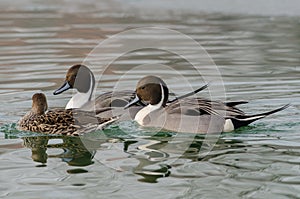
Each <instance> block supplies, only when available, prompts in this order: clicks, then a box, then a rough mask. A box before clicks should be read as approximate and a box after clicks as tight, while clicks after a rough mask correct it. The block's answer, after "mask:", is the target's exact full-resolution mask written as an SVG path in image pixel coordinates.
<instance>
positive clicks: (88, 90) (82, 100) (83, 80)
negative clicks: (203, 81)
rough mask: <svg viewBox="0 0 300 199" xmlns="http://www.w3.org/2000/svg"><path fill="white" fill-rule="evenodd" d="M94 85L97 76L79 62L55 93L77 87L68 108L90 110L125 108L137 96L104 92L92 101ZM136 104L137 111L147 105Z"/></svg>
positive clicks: (69, 71) (70, 70)
mask: <svg viewBox="0 0 300 199" xmlns="http://www.w3.org/2000/svg"><path fill="white" fill-rule="evenodd" d="M94 87H95V77H94V74H93V73H92V71H91V70H90V69H89V68H88V67H87V66H85V65H82V64H77V65H73V66H72V67H71V68H69V70H68V71H67V74H66V78H65V82H64V84H63V85H62V86H61V87H60V88H59V89H57V90H56V91H54V93H53V94H54V95H58V94H60V93H62V92H64V91H66V90H68V89H76V90H77V91H78V92H77V93H76V94H75V95H74V96H73V97H72V98H71V99H70V101H69V102H68V103H67V105H66V109H70V108H81V109H83V110H90V111H92V110H94V109H101V108H107V107H122V109H123V107H124V106H125V105H126V104H128V102H129V101H131V100H132V99H133V98H134V96H135V93H134V91H128V90H125V91H114V92H106V93H103V94H101V95H99V96H98V97H97V98H96V99H95V101H91V99H92V94H93V90H94ZM206 87H207V85H205V86H203V87H201V88H199V89H197V90H195V91H192V92H190V93H187V94H185V95H183V96H179V97H177V98H175V99H173V100H172V101H176V100H178V99H181V98H185V97H188V96H190V95H194V94H195V93H198V92H199V91H201V90H203V89H205V88H206ZM172 101H169V102H172ZM135 105H137V107H136V112H137V111H139V110H140V109H141V108H142V107H144V106H145V105H144V104H141V103H136V104H135Z"/></svg>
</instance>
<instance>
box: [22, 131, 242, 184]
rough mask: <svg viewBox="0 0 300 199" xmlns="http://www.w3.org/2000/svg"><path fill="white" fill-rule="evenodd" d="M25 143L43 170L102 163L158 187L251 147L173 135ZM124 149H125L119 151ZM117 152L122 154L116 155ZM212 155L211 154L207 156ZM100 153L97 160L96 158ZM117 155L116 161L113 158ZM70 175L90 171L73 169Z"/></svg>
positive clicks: (57, 138) (31, 140)
mask: <svg viewBox="0 0 300 199" xmlns="http://www.w3.org/2000/svg"><path fill="white" fill-rule="evenodd" d="M216 139H217V140H216ZM23 140H24V146H25V147H27V148H30V149H31V151H32V156H31V157H32V160H33V161H35V162H39V163H42V164H41V165H38V166H40V167H41V166H46V163H47V160H48V158H60V159H61V160H62V161H63V162H66V163H67V164H68V165H70V166H88V165H91V164H93V163H94V161H99V162H101V163H102V164H104V165H106V166H108V167H109V168H114V169H115V170H117V171H126V170H127V171H128V170H130V172H132V173H134V174H136V175H139V176H141V177H142V178H140V179H138V181H140V182H147V183H156V182H157V181H158V180H159V179H160V178H165V177H169V176H171V177H175V178H182V177H191V176H189V175H187V176H184V174H182V175H178V174H176V172H174V171H176V169H178V168H179V167H180V166H184V165H186V163H187V162H198V161H209V160H210V159H213V158H215V157H217V156H220V155H224V154H227V153H235V152H240V151H241V150H243V148H244V147H246V146H247V144H245V143H243V142H242V141H241V140H239V139H228V138H226V137H223V138H222V136H221V137H219V136H217V135H211V136H210V137H208V136H207V135H197V136H195V135H186V134H172V133H159V134H156V135H152V136H149V137H135V138H134V137H131V138H122V139H117V138H107V139H104V138H103V139H84V138H81V137H66V136H32V137H24V138H23ZM113 140H117V141H116V142H114V141H113ZM103 144H104V145H103ZM120 146H121V148H118V147H120ZM86 147H89V148H88V149H87V148H86ZM117 148H118V149H120V150H117V151H115V149H117ZM229 149H230V150H229ZM208 151H210V152H209V153H207V152H208ZM96 152H97V157H95V158H94V156H95V155H96ZM102 152H103V153H102ZM107 152H108V153H107ZM114 155H115V157H116V158H112V157H113V156H114ZM130 159H132V160H137V161H133V162H131V161H129V162H131V165H128V161H127V160H130ZM128 166H129V167H128ZM172 171H173V173H172ZM67 172H68V173H82V172H87V171H85V170H78V169H77V170H76V169H73V170H68V171H67Z"/></svg>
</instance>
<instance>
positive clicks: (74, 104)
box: [65, 81, 94, 109]
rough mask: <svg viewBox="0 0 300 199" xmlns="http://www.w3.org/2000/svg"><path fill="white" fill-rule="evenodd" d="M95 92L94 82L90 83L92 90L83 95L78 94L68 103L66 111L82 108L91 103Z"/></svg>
mask: <svg viewBox="0 0 300 199" xmlns="http://www.w3.org/2000/svg"><path fill="white" fill-rule="evenodd" d="M93 91H94V82H93V81H91V82H90V88H89V90H88V92H86V93H81V92H77V93H76V94H75V95H74V96H73V97H72V98H71V99H70V101H69V102H68V104H67V105H66V108H65V109H72V108H81V107H82V106H83V105H85V104H86V103H88V102H90V101H91V99H92V94H93Z"/></svg>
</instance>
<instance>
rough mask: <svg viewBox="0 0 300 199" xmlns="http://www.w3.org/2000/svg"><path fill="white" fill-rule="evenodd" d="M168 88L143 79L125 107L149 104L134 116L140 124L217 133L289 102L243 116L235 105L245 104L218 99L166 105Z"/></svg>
mask: <svg viewBox="0 0 300 199" xmlns="http://www.w3.org/2000/svg"><path fill="white" fill-rule="evenodd" d="M168 94H169V91H168V87H167V85H166V84H165V82H164V81H163V80H162V79H160V78H159V77H156V76H146V77H144V78H142V79H141V80H140V81H139V82H138V84H137V86H136V97H135V99H134V100H132V101H131V102H130V103H128V104H127V105H126V106H125V108H128V107H130V106H132V105H134V104H135V103H138V102H141V101H144V102H147V103H149V105H147V106H146V107H144V108H143V109H141V110H140V111H139V112H138V113H137V114H136V115H135V118H134V119H135V120H136V121H137V122H138V123H139V124H140V125H142V126H149V127H159V128H164V129H167V130H171V131H175V132H190V133H217V132H230V131H233V130H235V129H237V128H239V127H242V126H246V125H248V124H250V123H252V122H254V121H256V120H258V119H261V118H264V117H266V116H268V115H270V114H273V113H276V112H278V111H281V110H284V109H286V108H287V107H288V106H289V105H285V106H283V107H281V108H278V109H275V110H272V111H269V112H265V113H261V114H255V115H246V114H245V113H244V112H243V111H242V110H240V109H238V108H236V107H235V106H236V105H239V104H244V103H247V102H245V101H238V102H228V103H225V102H218V101H210V100H206V99H203V98H191V99H187V98H184V99H182V100H176V101H174V102H172V103H169V104H166V102H167V100H168Z"/></svg>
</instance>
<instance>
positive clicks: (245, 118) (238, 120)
mask: <svg viewBox="0 0 300 199" xmlns="http://www.w3.org/2000/svg"><path fill="white" fill-rule="evenodd" d="M289 106H290V104H286V105H284V106H282V107H280V108H278V109H275V110H272V111H268V112H265V113H260V114H255V115H239V116H237V117H234V118H228V119H231V122H232V124H233V126H234V129H237V128H239V127H242V126H247V125H248V124H250V123H252V122H254V121H256V120H259V119H262V118H264V117H266V116H268V115H271V114H273V113H277V112H278V111H282V110H284V109H286V108H288V107H289Z"/></svg>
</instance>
